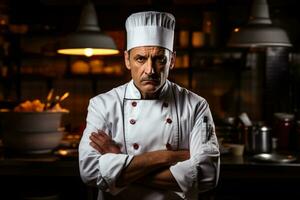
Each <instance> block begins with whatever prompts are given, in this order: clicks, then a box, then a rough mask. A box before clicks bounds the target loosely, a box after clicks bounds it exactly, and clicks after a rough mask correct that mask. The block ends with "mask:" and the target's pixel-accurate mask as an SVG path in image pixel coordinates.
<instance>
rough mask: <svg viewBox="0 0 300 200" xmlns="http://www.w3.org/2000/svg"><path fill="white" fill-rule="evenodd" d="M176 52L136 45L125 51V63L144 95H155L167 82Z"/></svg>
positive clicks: (145, 96)
mask: <svg viewBox="0 0 300 200" xmlns="http://www.w3.org/2000/svg"><path fill="white" fill-rule="evenodd" d="M174 59H175V53H172V52H170V51H169V50H167V49H165V48H162V47H153V46H146V47H136V48H133V49H131V50H130V52H127V51H125V64H126V67H127V69H129V70H130V71H131V76H132V79H133V81H134V84H135V86H136V87H137V88H138V89H139V90H140V92H141V94H142V97H143V98H147V97H148V96H150V97H151V96H153V95H155V93H156V92H157V91H158V90H159V89H160V88H161V87H162V86H163V85H164V83H165V82H166V80H167V78H168V75H169V69H172V68H173V67H174Z"/></svg>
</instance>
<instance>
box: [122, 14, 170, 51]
mask: <svg viewBox="0 0 300 200" xmlns="http://www.w3.org/2000/svg"><path fill="white" fill-rule="evenodd" d="M125 26H126V31H127V50H130V49H132V48H134V47H140V46H160V47H164V48H167V49H169V50H170V51H173V42H174V29H175V17H174V16H173V15H172V14H170V13H165V12H156V11H146V12H139V13H134V14H132V15H130V16H129V17H128V18H127V20H126V23H125Z"/></svg>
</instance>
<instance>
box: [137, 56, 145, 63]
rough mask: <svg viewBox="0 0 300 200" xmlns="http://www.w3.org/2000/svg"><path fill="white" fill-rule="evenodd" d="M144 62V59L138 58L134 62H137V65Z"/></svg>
mask: <svg viewBox="0 0 300 200" xmlns="http://www.w3.org/2000/svg"><path fill="white" fill-rule="evenodd" d="M145 60H146V58H144V57H138V58H136V61H137V62H139V63H144V62H145Z"/></svg>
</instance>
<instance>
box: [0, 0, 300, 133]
mask: <svg viewBox="0 0 300 200" xmlns="http://www.w3.org/2000/svg"><path fill="white" fill-rule="evenodd" d="M85 2H86V1H83V0H27V1H21V0H2V1H1V3H0V22H1V23H0V30H1V34H0V50H1V51H0V52H1V54H0V72H1V73H0V76H1V79H0V80H1V81H0V82H1V86H0V101H1V106H2V107H7V106H9V105H14V104H15V103H19V102H22V101H25V100H33V99H40V100H41V101H45V99H46V96H47V94H48V92H49V90H50V89H51V88H53V89H54V91H55V92H54V93H55V94H57V95H62V94H63V93H64V92H66V91H68V92H69V93H70V96H69V98H68V99H67V100H65V101H64V102H63V103H62V106H63V107H65V108H67V109H69V110H70V114H69V115H67V116H66V118H65V119H64V120H65V124H66V127H67V128H68V129H69V130H71V131H81V130H82V128H83V127H84V123H85V117H86V108H87V105H88V100H89V99H90V98H91V97H93V96H95V95H96V94H99V93H102V92H105V91H108V90H109V89H111V88H112V87H115V86H118V85H120V84H123V83H125V82H126V81H128V80H129V79H130V77H129V73H128V71H127V70H126V69H125V67H124V61H123V50H124V48H125V46H126V41H125V37H126V35H125V34H126V33H125V27H124V22H125V19H126V17H127V16H128V15H129V14H130V13H132V12H135V11H141V10H163V11H168V12H171V13H173V14H174V15H175V16H176V20H177V23H176V37H175V40H176V42H175V46H176V50H177V62H176V69H175V70H173V71H172V72H171V75H170V80H172V81H175V82H177V83H179V84H181V85H183V86H184V87H187V88H189V89H191V90H192V91H194V92H196V93H197V94H199V95H201V96H203V97H204V98H206V99H207V100H208V102H209V103H210V107H211V110H212V112H213V116H214V118H215V121H216V124H217V125H222V124H224V123H226V122H228V118H231V117H236V116H238V115H239V114H240V113H242V112H246V113H247V114H248V116H249V117H250V119H252V120H253V121H266V122H268V123H272V120H273V113H275V112H286V113H292V114H295V115H297V114H298V110H299V74H300V63H299V62H300V60H299V59H300V58H299V35H300V30H299V28H298V27H299V26H298V21H299V18H300V16H299V12H298V11H297V6H296V3H297V1H296V0H272V1H269V2H268V3H269V10H270V16H271V19H272V22H273V24H274V25H275V26H279V27H281V28H283V29H284V30H286V32H287V33H288V35H289V37H290V39H291V42H292V44H293V47H292V48H286V47H268V48H257V49H243V48H229V47H227V42H228V40H229V37H230V33H231V31H232V30H233V29H234V28H235V27H239V26H243V25H246V24H247V21H248V18H249V12H250V8H251V1H250V0H226V1H225V0H201V1H199V0H184V1H183V0H173V1H172V0H166V1H158V0H132V1H121V0H110V1H102V0H94V1H92V2H93V3H94V5H95V8H96V12H97V16H98V21H99V26H100V28H101V30H102V31H104V32H105V33H107V34H108V35H110V36H111V37H113V39H114V41H115V42H116V44H117V46H118V49H119V50H120V54H118V55H115V56H92V57H84V56H65V55H59V54H57V53H56V48H57V44H58V43H59V41H60V40H61V38H62V37H64V36H66V35H67V34H69V33H71V32H73V31H75V30H76V28H77V26H78V24H79V20H80V13H81V10H82V7H83V5H84V3H85Z"/></svg>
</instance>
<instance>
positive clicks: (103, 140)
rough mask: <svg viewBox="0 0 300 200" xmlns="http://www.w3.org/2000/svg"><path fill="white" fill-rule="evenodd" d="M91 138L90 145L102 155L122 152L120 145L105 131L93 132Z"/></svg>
mask: <svg viewBox="0 0 300 200" xmlns="http://www.w3.org/2000/svg"><path fill="white" fill-rule="evenodd" d="M90 140H91V142H90V145H91V146H92V147H93V148H94V149H96V150H97V151H99V152H100V153H101V154H102V155H103V154H106V153H121V150H120V147H119V145H118V144H117V143H116V142H115V141H113V140H112V139H111V137H110V136H108V135H107V134H106V133H105V132H103V131H99V132H98V133H95V132H93V133H91V136H90Z"/></svg>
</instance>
